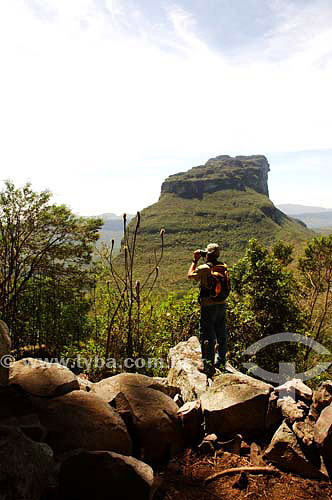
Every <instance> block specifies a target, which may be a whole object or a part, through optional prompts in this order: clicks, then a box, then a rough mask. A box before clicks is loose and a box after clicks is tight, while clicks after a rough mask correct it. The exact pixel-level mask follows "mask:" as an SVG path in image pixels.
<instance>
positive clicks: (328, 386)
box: [311, 380, 332, 418]
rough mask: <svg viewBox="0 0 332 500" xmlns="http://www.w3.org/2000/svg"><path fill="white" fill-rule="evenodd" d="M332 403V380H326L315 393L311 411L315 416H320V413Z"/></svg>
mask: <svg viewBox="0 0 332 500" xmlns="http://www.w3.org/2000/svg"><path fill="white" fill-rule="evenodd" d="M331 403H332V381H331V380H326V381H325V382H322V383H321V384H320V386H319V387H318V389H317V390H316V391H314V393H313V401H312V405H311V412H312V415H313V416H314V417H315V418H318V416H319V415H320V413H321V412H322V411H323V410H324V408H326V407H327V406H329V405H330V404H331Z"/></svg>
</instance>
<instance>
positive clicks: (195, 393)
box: [167, 337, 207, 403]
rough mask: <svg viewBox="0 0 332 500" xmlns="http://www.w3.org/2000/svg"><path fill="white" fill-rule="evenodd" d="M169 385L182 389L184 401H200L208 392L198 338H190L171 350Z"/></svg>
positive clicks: (169, 355)
mask: <svg viewBox="0 0 332 500" xmlns="http://www.w3.org/2000/svg"><path fill="white" fill-rule="evenodd" d="M168 363H169V367H170V368H169V372H168V376H167V380H168V383H169V385H173V386H176V387H180V389H181V395H182V398H183V401H184V402H185V403H186V402H187V401H194V400H196V399H199V398H200V396H201V394H203V392H205V391H206V387H207V376H206V375H205V374H204V373H202V372H201V371H200V368H201V367H202V354H201V346H200V343H199V340H198V338H197V337H190V338H189V339H188V340H187V341H184V342H180V343H179V344H177V345H176V346H175V347H173V348H172V349H170V350H169V354H168Z"/></svg>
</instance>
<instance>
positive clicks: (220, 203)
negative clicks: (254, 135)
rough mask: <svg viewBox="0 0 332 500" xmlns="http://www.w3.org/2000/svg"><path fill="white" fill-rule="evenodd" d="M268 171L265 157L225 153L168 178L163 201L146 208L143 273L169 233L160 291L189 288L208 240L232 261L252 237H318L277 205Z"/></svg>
mask: <svg viewBox="0 0 332 500" xmlns="http://www.w3.org/2000/svg"><path fill="white" fill-rule="evenodd" d="M268 172H269V164H268V161H267V159H266V158H265V157H264V156H261V155H255V156H237V157H235V158H232V157H230V156H227V155H223V156H217V157H216V158H211V159H210V160H209V161H207V163H206V164H205V165H200V166H198V167H194V168H192V169H191V170H189V171H187V172H181V173H178V174H175V175H171V176H170V177H168V178H167V179H166V180H165V181H164V183H163V184H162V186H161V194H160V198H159V201H158V202H157V203H155V204H153V205H151V206H149V207H147V208H145V209H144V210H143V211H142V212H141V221H142V222H141V229H140V238H139V247H138V251H137V259H138V265H137V269H138V271H139V272H140V271H142V273H141V274H144V273H146V271H147V270H148V269H149V267H151V266H152V265H153V262H154V256H153V251H154V250H155V249H158V244H159V231H160V228H162V227H164V228H165V230H166V233H165V251H164V258H163V261H162V265H161V269H160V280H159V284H160V285H159V286H160V288H161V291H169V290H170V289H181V288H187V287H188V280H187V279H186V272H187V269H188V267H189V265H190V262H191V259H192V252H193V250H195V249H197V248H203V247H205V246H206V244H207V243H209V242H217V243H219V244H220V246H221V248H222V254H223V255H222V257H223V259H225V260H226V262H228V263H229V264H232V263H234V262H235V261H236V260H237V259H238V258H239V257H241V256H242V255H243V253H244V250H245V248H246V246H247V243H248V240H249V239H250V238H252V237H256V238H258V239H259V240H260V241H262V242H264V243H265V244H268V245H269V244H272V243H273V242H274V241H276V240H278V239H283V240H284V241H289V242H293V243H294V244H295V245H300V244H302V243H303V242H304V241H305V240H307V239H309V238H311V237H313V235H314V233H313V232H312V231H310V230H309V229H308V228H307V227H306V226H305V224H303V223H302V222H300V221H297V220H295V219H293V218H291V217H289V216H287V215H286V214H284V213H283V212H282V211H280V210H279V209H278V208H276V207H275V206H274V205H273V203H272V202H271V200H270V199H269V197H268V194H269V193H268ZM132 223H133V222H132ZM139 274H140V273H139Z"/></svg>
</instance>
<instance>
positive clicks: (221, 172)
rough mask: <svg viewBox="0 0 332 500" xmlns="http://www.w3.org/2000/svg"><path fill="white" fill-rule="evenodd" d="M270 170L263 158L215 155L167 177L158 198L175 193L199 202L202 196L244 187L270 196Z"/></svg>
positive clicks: (256, 156) (243, 188)
mask: <svg viewBox="0 0 332 500" xmlns="http://www.w3.org/2000/svg"><path fill="white" fill-rule="evenodd" d="M269 170H270V166H269V163H268V161H267V159H266V158H265V156H262V155H254V156H235V158H232V157H231V156H228V155H221V156H216V157H215V158H210V160H208V161H207V162H206V163H205V165H201V166H198V167H194V168H192V169H191V170H189V171H188V172H181V173H179V174H175V175H171V176H170V177H168V178H167V179H166V180H165V182H164V183H163V184H162V186H161V196H162V195H163V194H165V193H174V194H176V195H178V196H181V197H182V198H189V199H192V198H198V199H202V198H203V195H204V194H205V193H215V192H216V191H221V190H225V189H236V190H240V191H244V190H245V188H252V189H254V190H255V191H257V193H261V194H265V195H266V196H269V189H268V172H269Z"/></svg>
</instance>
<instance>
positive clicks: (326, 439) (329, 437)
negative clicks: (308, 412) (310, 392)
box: [314, 405, 332, 457]
mask: <svg viewBox="0 0 332 500" xmlns="http://www.w3.org/2000/svg"><path fill="white" fill-rule="evenodd" d="M314 439H315V443H316V444H317V445H318V446H319V447H320V448H324V450H325V452H330V454H331V457H332V405H330V406H327V407H326V408H324V410H323V411H322V412H321V414H320V416H319V419H318V420H317V422H316V423H315V426H314Z"/></svg>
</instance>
